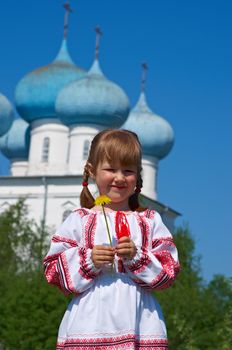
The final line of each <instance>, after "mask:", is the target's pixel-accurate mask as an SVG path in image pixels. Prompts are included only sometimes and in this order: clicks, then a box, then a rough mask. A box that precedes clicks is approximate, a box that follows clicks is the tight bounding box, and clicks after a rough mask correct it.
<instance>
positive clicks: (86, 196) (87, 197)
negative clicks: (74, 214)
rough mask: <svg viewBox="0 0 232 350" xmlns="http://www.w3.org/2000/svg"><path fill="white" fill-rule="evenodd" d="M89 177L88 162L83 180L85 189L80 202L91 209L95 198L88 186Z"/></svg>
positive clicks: (82, 205)
mask: <svg viewBox="0 0 232 350" xmlns="http://www.w3.org/2000/svg"><path fill="white" fill-rule="evenodd" d="M88 179H89V165H88V162H87V163H86V165H85V167H84V172H83V182H82V185H83V189H82V191H81V195H80V203H81V207H85V208H88V209H91V208H92V207H93V206H94V198H93V196H92V194H91V192H90V190H89V188H88Z"/></svg>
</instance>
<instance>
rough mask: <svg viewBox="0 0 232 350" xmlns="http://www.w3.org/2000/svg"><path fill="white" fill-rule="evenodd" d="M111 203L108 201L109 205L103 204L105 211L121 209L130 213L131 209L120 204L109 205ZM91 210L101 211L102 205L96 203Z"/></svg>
mask: <svg viewBox="0 0 232 350" xmlns="http://www.w3.org/2000/svg"><path fill="white" fill-rule="evenodd" d="M111 204H112V203H110V205H109V204H108V205H105V206H104V208H105V210H106V211H123V212H125V213H126V212H128V213H130V212H131V211H132V210H131V209H130V208H129V207H128V206H125V207H122V206H117V205H113V206H112V205H111ZM92 210H94V211H102V207H101V206H100V205H96V206H94V207H93V208H92Z"/></svg>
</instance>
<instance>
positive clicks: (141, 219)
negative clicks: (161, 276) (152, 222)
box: [128, 215, 151, 274]
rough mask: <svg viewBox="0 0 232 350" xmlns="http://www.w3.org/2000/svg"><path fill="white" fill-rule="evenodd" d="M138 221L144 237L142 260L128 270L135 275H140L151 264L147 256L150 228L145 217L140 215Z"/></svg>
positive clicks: (129, 266)
mask: <svg viewBox="0 0 232 350" xmlns="http://www.w3.org/2000/svg"><path fill="white" fill-rule="evenodd" d="M137 221H138V224H139V226H140V229H141V236H142V247H141V252H142V255H141V258H140V259H139V260H138V261H136V262H135V263H132V264H131V265H128V268H129V270H130V271H131V272H133V273H134V274H138V273H140V272H142V271H143V270H145V268H146V267H147V266H148V265H149V264H150V262H151V259H150V258H149V256H148V255H147V253H146V252H147V248H148V235H149V226H148V224H147V222H146V220H145V218H144V217H142V216H140V215H138V216H137Z"/></svg>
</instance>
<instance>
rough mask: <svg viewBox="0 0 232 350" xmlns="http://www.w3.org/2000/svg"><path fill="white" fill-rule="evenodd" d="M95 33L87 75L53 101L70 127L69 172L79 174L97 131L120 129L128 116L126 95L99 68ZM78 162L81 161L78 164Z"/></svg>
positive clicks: (69, 86) (97, 39)
mask: <svg viewBox="0 0 232 350" xmlns="http://www.w3.org/2000/svg"><path fill="white" fill-rule="evenodd" d="M95 31H96V47H95V58H94V62H93V65H92V67H91V68H90V70H89V72H88V73H87V75H86V76H85V77H84V78H82V79H79V80H76V81H74V82H71V83H69V84H68V85H66V86H65V87H64V88H63V89H62V90H61V91H60V93H59V94H58V97H57V100H56V111H57V114H58V116H59V118H60V120H61V121H62V123H64V124H65V125H68V126H69V127H70V152H69V169H70V172H71V173H82V172H83V165H84V163H85V162H86V154H87V153H88V152H87V151H86V150H87V145H89V144H90V142H91V140H92V138H93V137H94V136H95V135H96V133H97V132H99V131H100V130H102V129H104V128H107V127H120V126H121V125H122V124H123V122H124V121H125V120H126V118H127V116H128V113H129V108H130V107H129V100H128V98H127V96H126V94H125V92H124V91H123V90H122V89H121V87H119V86H118V85H116V84H115V83H113V82H112V81H110V80H109V79H107V78H106V77H105V75H104V74H103V73H102V70H101V68H100V65H99V41H100V36H101V34H102V33H101V30H100V28H99V27H97V28H96V29H95ZM80 160H81V161H80Z"/></svg>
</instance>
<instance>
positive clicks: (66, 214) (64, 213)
mask: <svg viewBox="0 0 232 350" xmlns="http://www.w3.org/2000/svg"><path fill="white" fill-rule="evenodd" d="M71 212H72V210H70V209H67V210H65V211H64V212H63V217H62V221H64V220H65V219H67V217H68V216H69V214H71Z"/></svg>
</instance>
